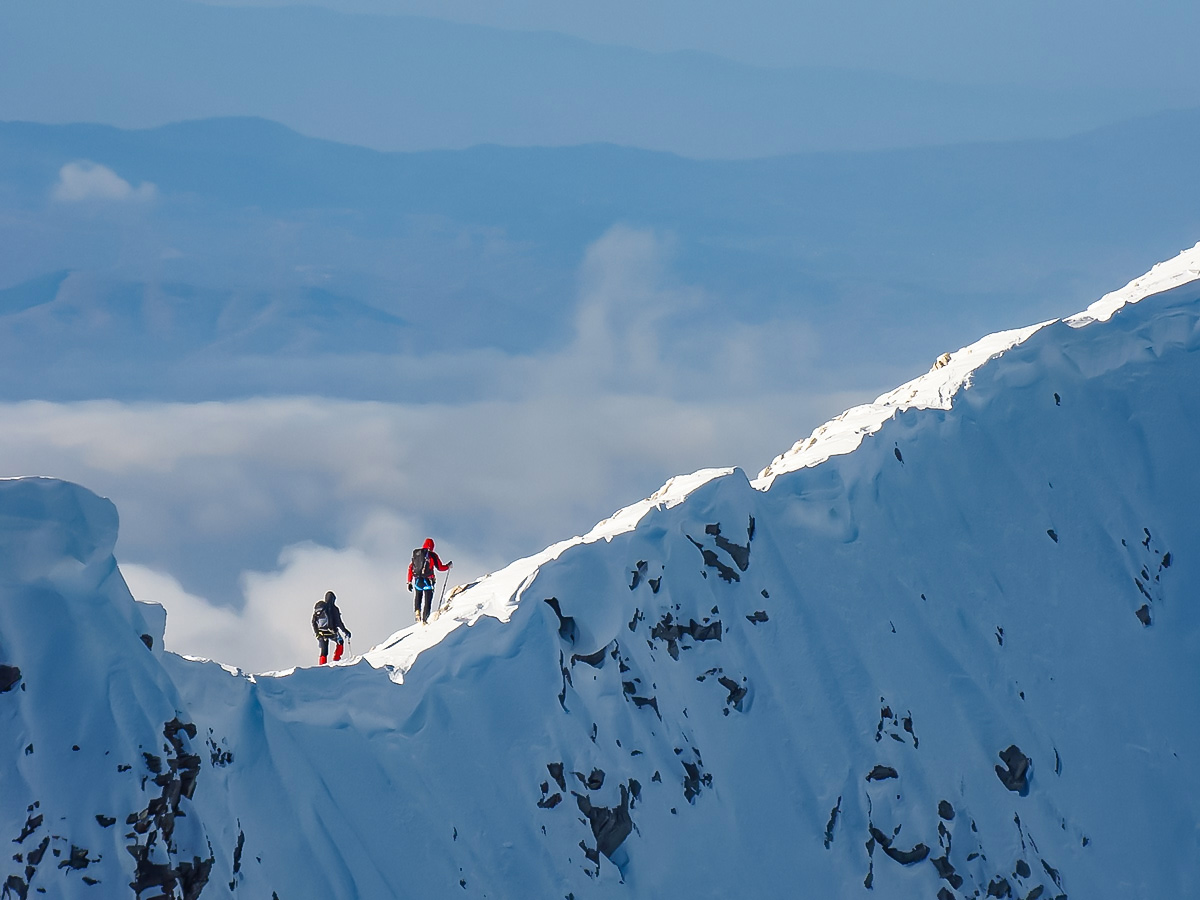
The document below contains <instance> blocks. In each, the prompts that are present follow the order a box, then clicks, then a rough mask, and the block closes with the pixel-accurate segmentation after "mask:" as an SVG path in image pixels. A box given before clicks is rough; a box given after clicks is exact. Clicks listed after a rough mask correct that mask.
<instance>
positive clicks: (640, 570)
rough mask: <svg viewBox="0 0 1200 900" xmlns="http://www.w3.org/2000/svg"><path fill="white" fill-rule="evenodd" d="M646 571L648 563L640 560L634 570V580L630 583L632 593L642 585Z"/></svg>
mask: <svg viewBox="0 0 1200 900" xmlns="http://www.w3.org/2000/svg"><path fill="white" fill-rule="evenodd" d="M646 569H647V566H646V561H645V560H644V559H639V560H638V563H637V565H636V566H634V568H633V579H632V580H631V581H630V582H629V589H630V590H631V591H632V590H634V589H635V588H637V586H638V585H639V584H641V583H642V579H643V578H645V576H646Z"/></svg>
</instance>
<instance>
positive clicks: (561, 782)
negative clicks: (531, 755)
mask: <svg viewBox="0 0 1200 900" xmlns="http://www.w3.org/2000/svg"><path fill="white" fill-rule="evenodd" d="M546 768H547V769H548V770H549V772H550V777H551V778H553V779H554V783H555V784H557V785H558V789H559V790H560V791H565V790H566V789H567V782H566V779H565V778H563V764H562V763H560V762H552V763H547V764H546Z"/></svg>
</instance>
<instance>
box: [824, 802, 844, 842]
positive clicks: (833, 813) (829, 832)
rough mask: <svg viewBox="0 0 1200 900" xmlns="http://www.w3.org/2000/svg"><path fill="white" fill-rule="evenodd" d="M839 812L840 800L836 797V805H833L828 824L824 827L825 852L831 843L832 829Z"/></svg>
mask: <svg viewBox="0 0 1200 900" xmlns="http://www.w3.org/2000/svg"><path fill="white" fill-rule="evenodd" d="M841 811H842V798H841V797H838V798H837V803H836V804H835V805H834V807H833V809H831V810H830V811H829V824H827V825H826V826H825V849H826V850H828V849H829V846H830V845H831V844H832V843H833V828H834V826H835V825H837V820H838V813H840V812H841Z"/></svg>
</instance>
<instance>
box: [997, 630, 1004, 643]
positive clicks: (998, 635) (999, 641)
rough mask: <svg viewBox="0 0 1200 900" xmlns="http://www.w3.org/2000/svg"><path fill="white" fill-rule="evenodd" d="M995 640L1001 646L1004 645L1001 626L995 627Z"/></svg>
mask: <svg viewBox="0 0 1200 900" xmlns="http://www.w3.org/2000/svg"><path fill="white" fill-rule="evenodd" d="M996 641H997V643H999V644H1000V646H1001V647H1003V646H1004V629H1003V628H997V629H996Z"/></svg>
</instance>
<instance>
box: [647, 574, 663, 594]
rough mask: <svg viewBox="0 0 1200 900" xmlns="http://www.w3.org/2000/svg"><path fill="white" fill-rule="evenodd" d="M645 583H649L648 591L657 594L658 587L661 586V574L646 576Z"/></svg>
mask: <svg viewBox="0 0 1200 900" xmlns="http://www.w3.org/2000/svg"><path fill="white" fill-rule="evenodd" d="M646 584H648V585H650V593H652V594H657V593H658V589H659V588H660V587H662V576H661V575H659V576H658V577H657V578H647V579H646Z"/></svg>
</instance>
